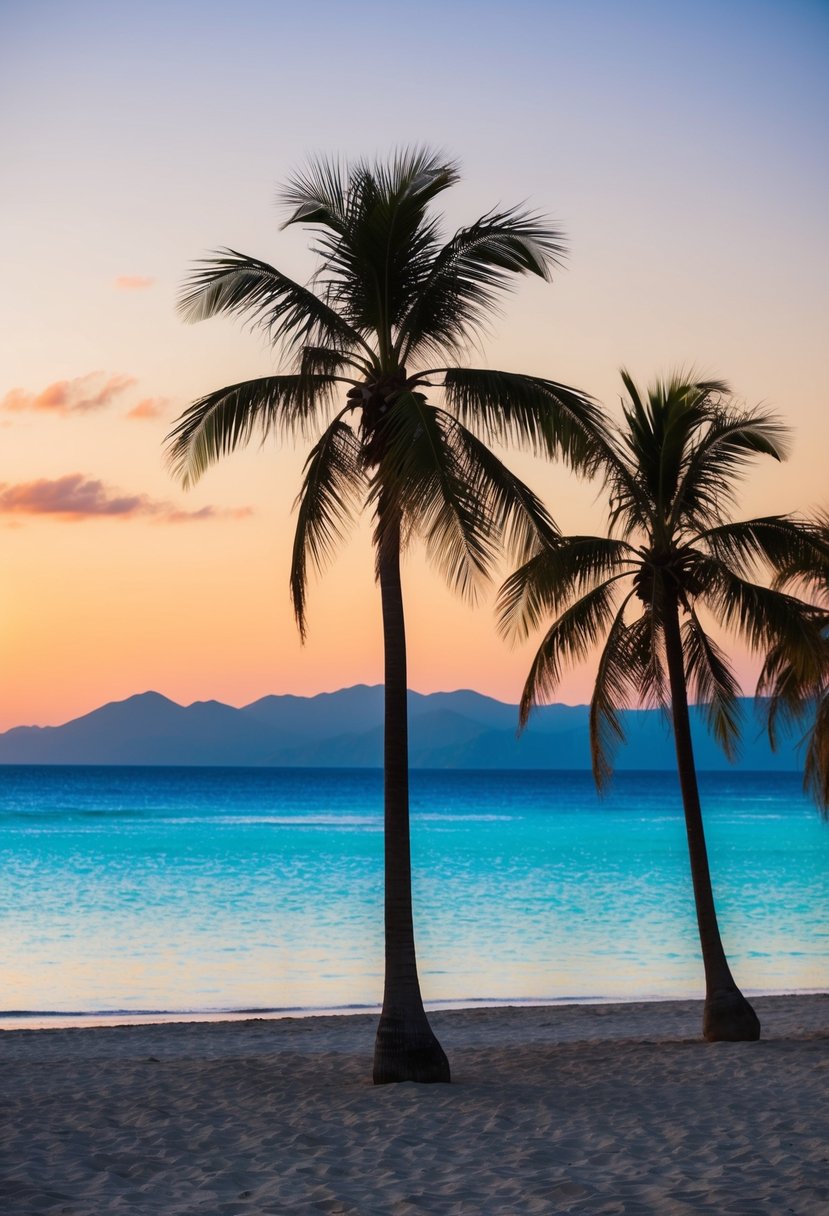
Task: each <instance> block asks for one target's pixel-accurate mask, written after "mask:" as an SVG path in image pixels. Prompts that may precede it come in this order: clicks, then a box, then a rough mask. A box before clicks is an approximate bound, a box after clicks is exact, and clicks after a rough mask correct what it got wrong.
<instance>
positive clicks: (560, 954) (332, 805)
mask: <svg viewBox="0 0 829 1216" xmlns="http://www.w3.org/2000/svg"><path fill="white" fill-rule="evenodd" d="M701 784H702V791H703V799H704V808H705V813H706V822H707V825H708V835H709V849H710V854H711V864H712V871H713V876H714V887H715V894H716V897H717V900H718V904H719V908H720V912H721V923H722V929H723V936H724V939H725V943H726V950H727V952H728V954H729V957H730V959H731V961H732V966H733V969H734V971H735V973H736V975H737V978H738V980H739V982H740V983H741V985H742V986H743V987H744V988H745V989H746V990H747V991H749V992H751V991H771V992H775V991H796V990H803V989H827V988H829V921H828V920H827V913H829V824H826V823H823V822H821V820H820V819H819V817H818V815H817V812H816V811H815V810H814V808H813V807H812V805H811V804H810V803H809V802H808V801H806V799H805V798H804V797H803V795H802V793H801V791H800V781H799V778H798V777H797V776H796V775H794V774H792V775H785V776H779V775H768V774H745V773H735V774H733V775H721V774H716V775H715V774H703V775H702V776H701ZM412 840H413V855H414V866H415V876H414V898H415V926H416V933H417V940H418V950H419V957H420V967H421V981H422V987H423V990H424V996H425V998H426V1000H427V1001H428V1002H431V1003H433V1004H440V1003H441V1002H455V1001H457V1002H462V1003H464V1002H467V1003H471V1002H475V1001H483V1002H487V1001H489V1002H498V1001H510V1000H532V999H542V1000H556V999H577V998H582V999H600V998H621V999H628V998H647V997H660V996H673V997H681V996H698V995H700V992H701V965H700V959H699V949H698V944H697V938H696V929H695V922H694V913H693V902H692V895H691V884H690V878H689V874H688V861H687V855H686V848H685V837H684V826H683V821H682V817H681V808H680V803H679V795H678V789H677V784H676V778H675V777H674V776H673V775H672V774H653V773H648V774H631V773H627V774H625V773H621V774H619V775H618V777H617V778H616V781H615V784H614V786H613V789H612V791H611V793H610V794H609V796H607V797H605V798H604V799H603V800H600V799H598V798H597V796H596V794H595V793H594V790H593V785H592V781H591V778H590V776H589V775H588V774H586V773H490V772H486V773H484V772H416V773H414V774H413V775H412ZM0 922H2V923H1V924H0V954H2V965H0V985H1V986H2V988H1V989H0V1011H2V1012H0V1025H2V1024H3V1023H2V1019H3V1017H5V1018H6V1024H9V1018H10V1016H11V1014H12V1013H13V1012H14V1011H30V1012H39V1013H43V1012H47V1011H56V1012H79V1013H101V1012H104V1011H130V1012H132V1013H137V1012H138V1011H142V1010H143V1011H185V1010H187V1011H211V1010H216V1011H218V1010H239V1009H310V1008H314V1009H320V1008H342V1007H346V1006H364V1005H365V1006H372V1005H375V1004H376V1003H377V1002H378V1001H379V999H380V996H381V990H382V932H381V925H382V775H381V774H380V773H379V772H375V771H366V770H336V771H326V770H313V771H308V770H297V769H269V770H263V769H191V768H188V769H184V768H178V769H151V768H40V767H38V768H24V767H21V768H16V767H15V768H3V769H0Z"/></svg>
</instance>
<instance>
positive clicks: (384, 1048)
mask: <svg viewBox="0 0 829 1216" xmlns="http://www.w3.org/2000/svg"><path fill="white" fill-rule="evenodd" d="M373 1077H374V1084H375V1085H389V1084H391V1083H392V1082H395V1081H417V1082H419V1083H420V1084H425V1085H428V1084H433V1083H440V1082H444V1083H446V1084H448V1083H449V1082H450V1081H451V1079H452V1078H451V1075H450V1072H449V1061H448V1060H447V1058H446V1053H445V1052H444V1050H443V1048H442V1047H441V1045H440V1043H439V1042H438V1041H437V1039H436V1038H435V1036H434V1034H433V1033H432V1030H431V1028H430V1026H429V1023H428V1022H427V1021H426V1018H425V1017H424V1019H423V1023H422V1025H420V1026H417V1027H412V1026H408V1025H405V1024H404V1022H403V1021H402V1019H400V1018H394V1017H387V1016H383V1017H381V1018H380V1024H379V1026H378V1027H377V1038H376V1040H375V1044H374V1073H373Z"/></svg>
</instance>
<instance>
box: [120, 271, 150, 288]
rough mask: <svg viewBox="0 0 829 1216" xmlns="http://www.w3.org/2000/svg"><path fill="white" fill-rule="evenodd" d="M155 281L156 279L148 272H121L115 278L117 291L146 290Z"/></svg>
mask: <svg viewBox="0 0 829 1216" xmlns="http://www.w3.org/2000/svg"><path fill="white" fill-rule="evenodd" d="M154 283H155V279H152V278H150V277H149V276H148V275H146V274H119V275H118V277H117V279H115V280H114V285H115V288H116V290H117V291H146V289H147V288H148V287H152V285H153V284H154Z"/></svg>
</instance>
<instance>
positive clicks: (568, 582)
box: [496, 536, 635, 639]
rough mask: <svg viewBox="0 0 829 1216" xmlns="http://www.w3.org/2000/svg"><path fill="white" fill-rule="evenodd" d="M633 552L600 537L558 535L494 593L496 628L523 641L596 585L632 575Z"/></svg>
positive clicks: (625, 543) (628, 546) (622, 542)
mask: <svg viewBox="0 0 829 1216" xmlns="http://www.w3.org/2000/svg"><path fill="white" fill-rule="evenodd" d="M634 557H635V551H634V550H633V549H632V548H631V546H630V545H628V543H627V542H626V541H622V540H614V539H612V538H608V537H604V536H562V537H559V538H558V539H557V540H554V541H553V542H552V543H549V544H547V545H545V546H544V548H543V549H541V550H540V551H539V552H538V553H536V554H534V555H533V556H532V557H530V558H529V559H528V560H527V561H525V562H524V563H523V565H521V566H520V567H519V568H518V569H517V570H516V571H515V572H514V573H513V574H511V575H510V576H509V578H508V579H506V581H505V582H504V584H503V586H502V587H501V589H500V591H499V592H498V599H497V602H496V612H497V614H498V628H499V630H500V632H501V633H503V634H504V635H506V636H508V637H514V638H518V639H523V638H526V637H527V636H528V635H529V634H530V633H531V632H532V631H533V630H534V629H537V628H538V627H539V625H540V624H541V622H542V620H543V619H544V618H545V617H547V616H548V615H550V614H557V613H559V612H560V611H561V610H562V609H563V608H564V607H566V605H567V604H569V603H570V601H571V600H573V599H577V598H579V597H581V596H582V595H584V593H585V592H586V591H588V590H590V588H591V587H593V586H594V585H595V584H596V583H597V582H599V581H604V580H606V579H607V578H608V577H610V576H613V577H616V578H621V577H623V576H624V575H625V574H627V573H632V563H633V559H634Z"/></svg>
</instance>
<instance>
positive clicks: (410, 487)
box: [168, 150, 600, 633]
mask: <svg viewBox="0 0 829 1216" xmlns="http://www.w3.org/2000/svg"><path fill="white" fill-rule="evenodd" d="M457 180H458V171H457V167H456V166H455V165H454V164H453V163H451V162H445V161H443V160H441V158H440V157H438V156H436V155H434V154H432V153H429V152H427V151H425V150H415V151H407V152H401V153H399V154H398V155H397V156H396V157H395V158H394V159H393V160H392V162H391V163H390V164H388V165H385V164H382V163H380V164H376V165H369V164H367V163H364V162H359V163H357V164H356V165H354V166H352V167H351V168H344V167H341V166H339V165H338V164H335V163H332V162H328V161H319V162H315V163H313V164H312V165H311V166H310V167H309V168H308V169H307V170H306V171H305V172H303V173H301V174H298V175H297V176H296V177H295V178H294V179H293V180H292V181H291V182H290V183H289V185H288V187H287V188H286V189H285V190H284V191H283V193H282V201H283V202H284V203H286V204H287V205H288V206H289V207H290V209H291V213H290V215H289V217H288V219H287V221H286V225H285V226H288V225H291V224H298V223H301V224H304V225H307V226H310V227H311V228H313V229H314V230H315V232H316V233H317V236H316V241H315V244H314V246H313V249H314V252H315V253H316V255H317V257H318V261H319V265H318V269H317V272H316V274H315V276H314V279H313V280H312V284H311V286H303V285H300V284H298V283H296V282H294V281H293V280H292V279H290V278H288V277H287V276H285V275H283V274H282V273H281V272H280V271H278V270H276V269H275V268H274V267H273V266H270V265H268V264H267V263H265V262H262V261H259V260H257V259H255V258H251V257H248V256H247V255H245V254H241V253H237V252H235V251H233V250H224V251H222V252H220V253H217V254H216V255H214V256H213V257H211V258H208V259H207V260H205V261H204V262H203V263H201V265H200V267H199V268H198V269H197V270H196V271H195V272H194V273H193V274H192V275H191V276H190V278H189V280H188V282H187V284H186V285H185V289H184V291H183V293H182V296H181V300H180V307H181V310H182V312H183V314H184V316H185V317H186V318H187V319H188V320H201V319H203V318H206V317H210V316H213V315H215V314H217V313H232V314H239V315H242V316H245V317H247V318H248V319H249V320H250V321H251V322H252V323H253V324H254V325H257V326H259V327H261V328H263V329H264V330H265V331H266V333H267V334H268V336H269V338H270V339H271V340H272V341H273V342H274V344H276V345H278V347H279V348H280V349H281V352H282V356H283V363H284V366H285V367H286V369H287V370H286V371H285V372H283V373H282V374H278V375H274V376H266V377H261V378H258V379H256V380H250V381H245V382H243V383H240V384H232V385H229V386H227V387H226V388H222V389H219V390H218V391H216V392H213V393H210V394H208V395H207V396H205V397H202V398H200V399H199V400H198V401H195V402H194V403H193V404H192V405H191V406H190V407H189V408H188V409H187V410H186V411H185V412H184V414H183V415H182V416H181V418H180V419H179V421H178V423H177V425H176V426H175V428H174V429H173V431H172V432H171V434H170V436H169V437H168V454H169V458H170V462H171V465H172V467H173V469H174V471H175V472H176V474H177V475H178V476H179V477H180V478H181V480H182V481H183V483H184V484H185V485H189V484H191V483H192V482H194V481H195V480H197V479H198V478H199V477H200V476H201V474H202V473H203V472H204V471H205V469H206V468H207V467H208V466H209V465H210V464H211V463H213V462H214V461H216V460H218V459H219V458H220V457H222V456H224V455H226V454H227V453H228V452H230V451H232V450H233V449H234V448H236V447H238V446H240V445H243V444H245V443H247V442H248V441H249V440H250V439H251V438H252V437H253V435H254V434H255V433H257V432H259V433H260V434H262V435H266V434H268V433H269V432H275V433H276V434H277V435H279V436H280V437H287V438H296V437H298V436H308V435H313V436H315V437H316V443H315V445H314V447H313V449H312V451H311V453H310V455H309V457H308V460H307V463H306V467H305V479H304V483H303V486H302V490H301V492H300V496H299V498H298V500H297V509H298V519H297V532H296V546H295V550H294V562H293V568H292V574H291V592H292V597H293V602H294V607H295V610H296V615H297V620H298V623H299V627H300V629H301V630H302V631H303V633H304V631H305V623H306V619H305V609H306V587H307V569H308V564H309V561H310V563H311V564H312V565H314V566H316V567H322V566H323V565H324V564H325V563H326V561H327V560H328V559H329V558H330V556H331V555H332V553H333V551H334V550H335V549H336V547H337V545H338V544H339V543H340V541H341V540H342V539H343V538H344V534H345V531H346V529H347V527H348V525H349V523H350V522H351V520H352V519H353V518H354V515H355V513H356V511H357V510H358V509H359V508H360V507H361V506H363V505H368V507H369V508H370V509H371V511H372V513H373V516H374V521H375V527H376V530H377V533H376V538H377V539H378V540H379V536H380V534H381V533H382V530H383V528H384V527H385V526H386V524H387V522H388V521H389V520H392V521H394V524H393V526H395V527H396V526H398V525H399V526H400V528H401V531H402V535H403V538H404V539H405V540H408V539H409V537H410V536H411V535H413V534H418V535H420V536H422V538H423V539H424V540H425V543H426V548H427V552H428V554H429V556H430V557H431V558H432V559H433V560H434V561H435V562H436V563H437V564H438V566H439V567H440V568H441V570H442V572H443V573H444V574H445V576H446V577H447V578H448V580H449V582H450V584H452V585H453V586H455V587H457V588H458V589H460V590H461V591H463V592H465V593H467V594H470V595H474V592H475V589H476V587H477V585H478V583H479V581H480V576H482V575H485V574H486V573H487V572H488V571H489V569H490V565H491V561H492V558H493V556H494V555H495V553H496V552H497V551H498V550H499V548H500V541H501V540H502V539H503V538H505V537H506V539H507V541H508V542H509V544H510V545H512V546H513V547H514V549H515V551H517V552H518V553H519V554H523V555H524V556H527V555H528V553H529V551H530V549H531V547H532V546H533V545H534V544H535V543H536V542H537V540H538V537H539V535H540V534H545V535H549V534H550V532H551V529H552V527H553V525H552V521H551V520H550V518H549V516H548V515H547V513H546V511H545V510H544V508H543V506H542V505H541V503H540V502H539V500H538V499H537V498H536V497H535V496H534V495H533V494H532V493H531V492H530V491H529V490H528V489H527V487H526V486H524V485H522V484H521V482H520V481H519V480H518V479H517V478H516V477H514V476H513V475H512V474H511V473H510V472H509V471H508V470H507V469H506V468H505V466H504V465H503V464H502V462H501V461H500V460H498V459H497V458H496V457H495V456H494V455H493V454H492V452H490V451H489V450H488V448H487V447H486V443H488V442H496V443H497V442H508V441H518V442H520V443H524V444H529V445H530V446H531V447H532V448H533V449H534V450H535V451H537V452H541V453H544V454H547V455H550V456H553V455H564V456H565V457H566V458H568V459H569V460H570V461H571V462H572V463H574V464H575V465H576V466H577V467H580V468H586V467H588V466H589V464H590V461H591V459H592V457H593V453H594V442H593V439H594V431H595V427H596V425H597V423H598V420H599V417H600V415H599V412H598V410H597V409H596V407H595V406H594V405H593V403H592V402H591V401H590V400H589V399H588V398H586V397H585V396H584V395H583V394H581V393H578V392H576V391H574V390H572V389H569V388H567V387H566V386H565V385H562V384H558V383H556V382H554V381H551V380H546V379H543V378H541V377H534V376H523V375H518V374H515V373H509V372H497V371H491V370H486V369H475V368H469V367H459V366H454V365H453V366H443V367H434V366H433V367H424V366H422V363H423V361H424V360H426V359H434V358H435V357H438V358H443V359H447V360H448V359H453V360H456V359H457V356H458V353H459V352H460V351H462V350H463V349H464V348H465V347H466V345H467V344H468V342H469V340H470V339H471V338H472V337H474V336H475V335H476V334H478V333H479V331H480V328H481V326H482V324H483V323H484V321H485V320H486V319H487V317H488V316H489V315H490V314H491V312H492V309H493V307H494V304H495V302H496V299H497V296H498V294H499V293H500V292H501V291H503V290H504V289H506V288H508V287H509V285H510V281H511V279H513V278H514V277H515V275H517V274H522V273H527V274H534V275H538V276H540V277H542V278H548V277H549V276H550V274H551V272H552V270H553V268H554V267H555V266H556V265H557V264H558V263H559V262H560V260H561V259H562V257H563V254H564V241H563V238H562V236H561V234H560V233H559V232H557V231H556V230H555V229H553V228H551V227H550V226H549V225H548V224H547V223H546V222H545V221H544V220H543V218H542V217H541V216H539V215H536V214H535V213H533V212H529V211H526V210H522V209H519V208H513V209H511V210H507V211H501V212H489V213H487V214H485V215H483V216H482V217H481V218H480V219H478V220H476V221H475V223H473V224H471V225H469V226H468V227H465V228H461V229H459V231H457V232H456V233H455V235H454V236H453V237H451V238H450V239H449V240H448V241H441V239H440V235H439V230H438V224H437V220H436V219H435V218H434V217H433V216H432V215H431V213H430V204H431V203H432V202H433V201H434V199H435V198H436V197H437V196H438V195H439V194H440V193H441V192H442V191H444V190H446V189H447V188H448V187H449V186H451V185H453V184H454V183H455V182H456V181H457ZM432 387H439V388H441V389H442V390H443V393H442V395H443V402H444V404H443V406H439V405H435V404H431V403H429V402H428V401H427V398H426V394H425V393H424V391H423V390H424V389H426V388H432ZM483 441H486V442H483ZM381 499H382V507H383V509H382V510H378V508H379V506H380V503H381Z"/></svg>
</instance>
